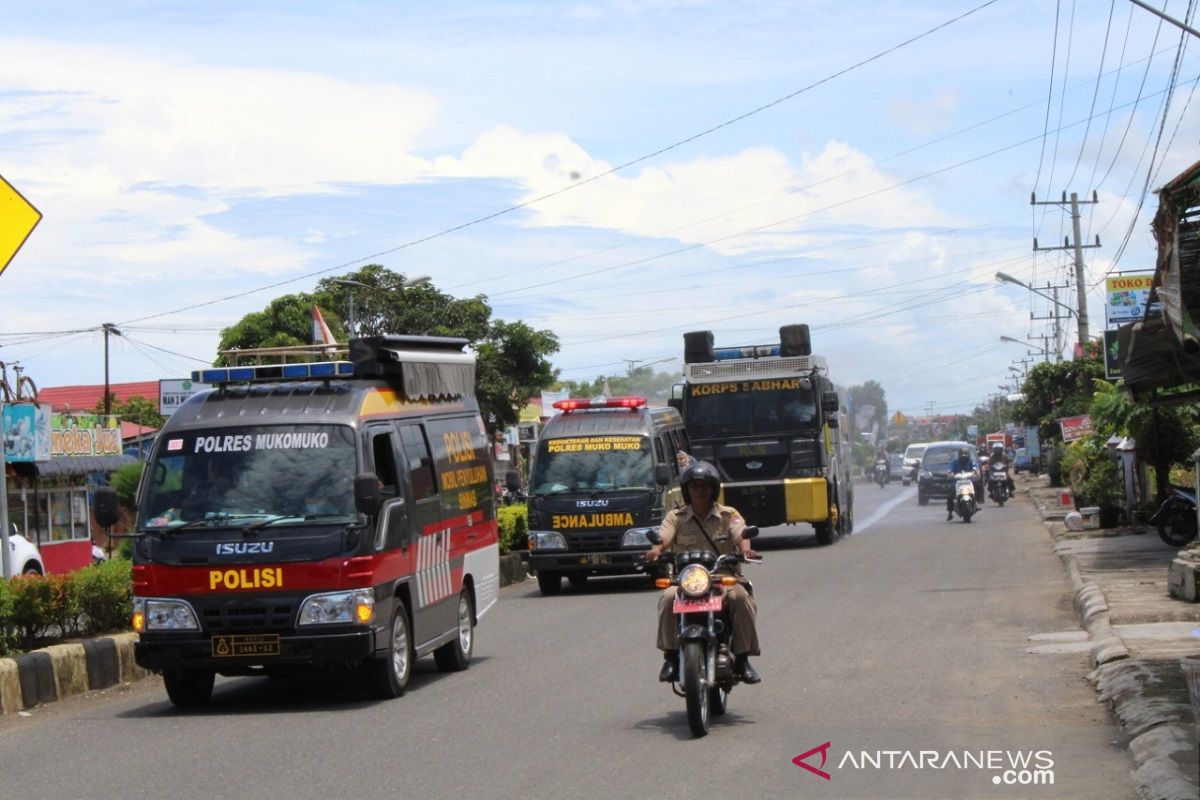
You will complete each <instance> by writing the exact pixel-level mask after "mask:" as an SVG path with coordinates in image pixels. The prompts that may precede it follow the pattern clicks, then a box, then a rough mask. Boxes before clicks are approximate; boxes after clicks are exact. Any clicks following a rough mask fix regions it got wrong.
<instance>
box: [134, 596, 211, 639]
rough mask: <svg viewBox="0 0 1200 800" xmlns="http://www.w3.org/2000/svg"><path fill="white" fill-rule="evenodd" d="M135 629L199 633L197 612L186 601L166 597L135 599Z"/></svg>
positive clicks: (140, 630)
mask: <svg viewBox="0 0 1200 800" xmlns="http://www.w3.org/2000/svg"><path fill="white" fill-rule="evenodd" d="M133 629H134V630H135V631H137V632H138V633H141V632H143V631H198V630H200V623H198V622H197V621H196V612H195V611H193V610H192V606H191V604H190V603H188V602H187V601H186V600H172V599H168V598H165V597H135V598H133Z"/></svg>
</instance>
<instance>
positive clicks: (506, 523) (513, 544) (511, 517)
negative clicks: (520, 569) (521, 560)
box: [496, 504, 529, 555]
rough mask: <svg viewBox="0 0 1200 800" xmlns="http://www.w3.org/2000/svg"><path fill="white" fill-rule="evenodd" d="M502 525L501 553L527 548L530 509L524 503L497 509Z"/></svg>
mask: <svg viewBox="0 0 1200 800" xmlns="http://www.w3.org/2000/svg"><path fill="white" fill-rule="evenodd" d="M496 521H497V522H498V523H499V525H500V554H501V555H504V554H505V553H511V552H513V551H514V550H525V549H526V548H527V545H528V540H529V509H528V508H527V507H526V506H525V505H524V504H518V505H511V506H501V507H500V508H498V509H496Z"/></svg>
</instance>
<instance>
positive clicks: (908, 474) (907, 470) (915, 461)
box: [900, 442, 928, 486]
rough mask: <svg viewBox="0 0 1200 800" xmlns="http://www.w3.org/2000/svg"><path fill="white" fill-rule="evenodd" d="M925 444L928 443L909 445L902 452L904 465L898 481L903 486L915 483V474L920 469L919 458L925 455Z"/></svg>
mask: <svg viewBox="0 0 1200 800" xmlns="http://www.w3.org/2000/svg"><path fill="white" fill-rule="evenodd" d="M926 444H928V443H927V442H919V443H917V444H910V445H909V446H908V449H907V450H905V451H904V465H903V466H902V467H901V468H900V481H901V483H903V485H905V486H908V484H909V483H910V482H912V483H916V482H917V472H918V471H919V470H920V468H921V456H923V455H924V454H925V446H926Z"/></svg>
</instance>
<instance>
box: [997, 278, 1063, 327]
mask: <svg viewBox="0 0 1200 800" xmlns="http://www.w3.org/2000/svg"><path fill="white" fill-rule="evenodd" d="M996 280H998V281H1000V282H1001V283H1012V284H1016V285H1017V286H1020V287H1022V288H1025V289H1028V290H1029V291H1031V292H1033V293H1034V294H1036V295H1041V296H1042V297H1044V298H1046V299H1047V300H1049V301H1050V302H1051V303H1054V304H1055V305H1057V306H1062V307H1063V308H1065V309H1066V310H1067V316H1068V317H1071V316H1075V309H1073V308H1071V307H1070V306H1069V305H1067V304H1066V303H1060V302H1059V301H1058V300H1056V299H1055V298H1053V297H1051V296H1050V295H1048V294H1046V293H1045V292H1042V291H1039V290H1038V289H1035V288H1033V287H1032V286H1030V285H1029V284H1028V283H1025V282H1024V281H1021V280H1017V279H1016V278H1014V277H1013V276H1012V275H1009V274H1008V273H1007V272H997V273H996Z"/></svg>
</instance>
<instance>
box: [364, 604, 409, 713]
mask: <svg viewBox="0 0 1200 800" xmlns="http://www.w3.org/2000/svg"><path fill="white" fill-rule="evenodd" d="M413 660H414V658H413V643H412V635H411V631H410V630H409V626H408V608H407V607H406V606H405V605H404V601H403V600H401V599H400V598H399V597H397V598H396V607H395V609H393V611H392V625H391V637H390V639H389V643H388V652H387V655H386V656H384V657H383V658H372V659H370V660H369V661H367V664H366V672H367V681H368V684H369V685H370V687H371V694H372V695H374V696H375V697H378V698H380V699H381V700H390V699H392V698H393V697H399V696H400V695H402V694H404V689H405V687H407V686H408V679H409V678H411V677H412V667H413Z"/></svg>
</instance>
